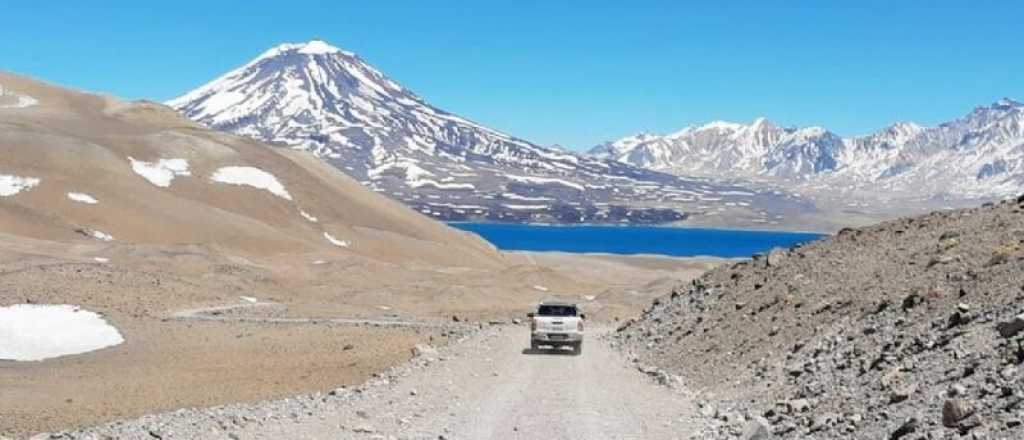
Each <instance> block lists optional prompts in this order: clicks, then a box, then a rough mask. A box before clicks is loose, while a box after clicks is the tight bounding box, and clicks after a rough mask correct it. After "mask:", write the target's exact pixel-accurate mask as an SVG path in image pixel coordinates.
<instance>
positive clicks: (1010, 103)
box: [992, 98, 1024, 109]
mask: <svg viewBox="0 0 1024 440" xmlns="http://www.w3.org/2000/svg"><path fill="white" fill-rule="evenodd" d="M992 107H993V108H1003V109H1009V108H1021V107H1024V104H1022V103H1021V102H1020V101H1016V100H1013V99H1011V98H1003V99H1000V100H999V101H996V103H995V104H992Z"/></svg>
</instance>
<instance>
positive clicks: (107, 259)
mask: <svg viewBox="0 0 1024 440" xmlns="http://www.w3.org/2000/svg"><path fill="white" fill-rule="evenodd" d="M92 261H95V262H97V263H109V262H110V259H109V258H103V257H92Z"/></svg>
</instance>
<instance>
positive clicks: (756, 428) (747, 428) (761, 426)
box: [740, 417, 773, 440]
mask: <svg viewBox="0 0 1024 440" xmlns="http://www.w3.org/2000/svg"><path fill="white" fill-rule="evenodd" d="M768 426H769V423H768V421H767V420H765V419H764V418H763V417H755V418H753V419H750V420H749V421H747V423H746V425H744V426H743V434H741V435H740V439H741V440H769V439H771V438H773V437H772V433H771V431H770V430H769V429H768Z"/></svg>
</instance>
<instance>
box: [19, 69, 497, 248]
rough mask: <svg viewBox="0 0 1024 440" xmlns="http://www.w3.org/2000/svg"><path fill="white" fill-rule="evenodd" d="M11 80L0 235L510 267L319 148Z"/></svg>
mask: <svg viewBox="0 0 1024 440" xmlns="http://www.w3.org/2000/svg"><path fill="white" fill-rule="evenodd" d="M0 87H2V88H0V93H2V95H3V98H2V99H0V150H2V151H3V156H2V157H0V232H3V233H6V234H11V235H14V236H21V237H27V238H31V239H37V240H47V241H58V242H67V243H74V242H92V243H100V242H109V243H110V244H126V243H146V244H181V243H203V244H206V245H209V246H217V247H222V248H225V249H230V250H232V251H238V252H244V253H247V254H249V255H251V256H269V255H277V254H286V253H292V254H295V253H314V252H332V253H334V254H336V255H344V256H351V257H357V258H360V257H361V258H368V259H371V260H375V261H384V262H407V261H419V262H426V263H428V264H437V265H440V266H450V265H451V266H484V267H490V268H497V267H503V266H504V262H503V259H502V257H501V256H500V255H499V254H498V252H496V251H495V250H494V249H493V247H492V246H490V245H489V244H488V243H486V242H484V241H483V240H481V239H479V238H478V237H476V236H473V235H471V234H466V233H463V232H461V231H457V230H454V229H452V228H449V227H447V226H445V225H443V224H441V223H438V222H436V221H434V220H432V219H430V218H428V217H426V216H423V215H421V214H419V213H416V212H414V211H412V210H410V209H408V208H407V207H405V206H402V205H401V204H399V203H396V202H394V201H392V200H389V199H388V198H386V197H383V196H380V195H378V194H374V193H373V192H372V191H369V190H367V189H365V188H363V187H362V185H360V184H359V183H358V182H355V181H353V180H351V179H350V178H348V177H346V176H345V175H343V174H342V173H340V172H338V171H337V170H335V169H334V168H332V167H329V166H326V165H325V164H323V163H322V162H321V161H319V160H317V159H316V158H315V157H313V155H311V154H308V153H304V152H297V151H292V150H288V149H283V148H272V147H269V146H267V145H266V144H262V143H259V142H256V141H253V140H250V139H247V138H243V137H239V136H234V135H229V134H224V133H219V132H215V131H211V130H208V129H206V128H203V127H201V126H199V125H197V124H194V123H192V122H191V121H189V120H187V119H185V118H182V117H181V116H179V115H178V114H177V113H176V112H175V111H173V110H172V109H170V108H168V107H165V106H163V105H160V104H154V103H147V102H134V103H128V102H123V101H119V100H116V99H114V98H110V97H104V96H99V95H93V94H88V93H80V92H74V91H70V90H66V89H62V88H59V87H55V86H51V85H47V84H43V83H40V82H37V81H33V80H30V79H27V78H23V77H19V76H15V75H9V74H3V73H0Z"/></svg>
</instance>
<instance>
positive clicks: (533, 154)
mask: <svg viewBox="0 0 1024 440" xmlns="http://www.w3.org/2000/svg"><path fill="white" fill-rule="evenodd" d="M167 104H168V105H169V106H171V107H173V108H175V109H176V110H178V111H179V112H181V113H182V114H183V115H185V116H186V117H188V118H190V119H193V120H195V121H197V122H199V123H201V124H203V125H205V126H208V127H211V128H214V129H217V130H222V131H227V132H231V133H235V134H239V135H243V136H249V137H252V138H255V139H258V140H262V141H267V142H271V143H275V144H277V145H281V146H286V147H289V148H293V149H301V150H308V151H311V152H313V153H314V154H316V155H317V156H319V157H320V158H322V159H324V160H326V161H327V162H329V163H331V164H332V165H334V166H336V167H338V168H339V169H341V170H342V171H344V172H345V173H347V174H349V175H350V176H352V177H354V178H355V179H357V180H359V181H360V182H361V183H362V184H364V185H365V186H367V187H369V188H371V189H373V190H375V191H377V192H380V193H384V194H386V195H388V196H390V197H392V198H395V199H398V200H401V201H403V202H404V203H406V204H408V205H410V206H412V207H414V208H415V209H417V210H419V211H420V212H422V213H425V214H428V215H430V216H432V217H434V218H437V219H440V220H486V221H514V222H546V223H581V222H586V223H666V222H679V221H684V220H685V221H689V222H695V223H701V222H724V223H728V224H730V225H736V226H751V225H759V224H760V225H770V224H773V223H774V224H778V223H780V221H781V220H784V219H785V218H787V217H789V216H791V215H795V214H798V213H803V212H806V211H808V210H809V209H811V208H812V206H811V205H810V204H809V203H808V202H807V201H805V200H803V199H801V198H799V197H796V196H792V195H789V194H786V193H784V192H781V191H778V190H765V191H761V190H756V189H751V188H748V187H745V186H742V185H736V184H731V183H729V184H718V183H715V182H714V181H712V180H709V179H705V178H684V177H680V176H675V175H671V174H668V173H663V172H659V171H654V170H650V169H647V168H644V167H641V166H636V165H632V164H628V163H625V162H621V161H618V160H612V159H611V158H600V157H592V156H588V155H584V154H578V153H573V152H567V151H564V150H560V149H557V148H549V147H542V146H539V145H536V144H534V143H531V142H528V141H525V140H522V139H518V138H516V137H513V136H510V135H507V134H504V133H501V132H499V131H496V130H493V129H490V128H487V127H484V126H482V125H480V124H477V123H475V122H472V121H470V120H469V119H466V118H463V117H460V116H456V115H454V114H451V113H448V112H446V111H444V110H441V109H439V108H437V107H434V106H432V105H431V104H429V103H427V102H426V101H425V100H424V99H422V98H421V97H419V96H417V95H416V94H415V93H413V92H412V91H410V90H408V89H406V88H405V87H403V86H401V85H400V84H398V83H397V82H395V81H394V80H392V79H390V78H388V77H387V76H386V75H384V74H383V73H382V72H380V71H379V70H377V69H376V68H374V67H373V66H371V65H369V64H368V63H367V62H365V61H364V60H363V59H362V58H360V57H359V56H357V55H356V54H354V53H351V52H348V51H345V50H342V49H339V48H337V47H335V46H332V45H330V44H328V43H326V42H324V41H320V40H313V41H309V42H306V43H298V44H283V45H279V46H277V47H274V48H271V49H270V50H268V51H266V52H265V53H263V54H262V55H260V56H258V57H257V58H255V59H254V60H252V61H250V62H248V63H246V64H245V65H243V66H241V67H239V68H237V69H234V70H232V71H230V72H228V73H226V74H224V75H222V76H221V77H219V78H216V79H214V80H213V81H211V82H209V83H208V84H206V85H203V86H201V87H199V88H198V89H196V90H194V91H191V92H189V93H187V94H185V95H182V96H180V97H178V98H175V99H173V100H171V101H168V102H167ZM720 219H725V220H720Z"/></svg>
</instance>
